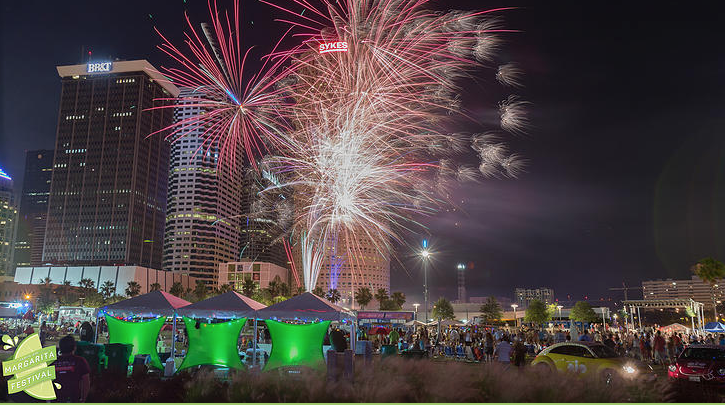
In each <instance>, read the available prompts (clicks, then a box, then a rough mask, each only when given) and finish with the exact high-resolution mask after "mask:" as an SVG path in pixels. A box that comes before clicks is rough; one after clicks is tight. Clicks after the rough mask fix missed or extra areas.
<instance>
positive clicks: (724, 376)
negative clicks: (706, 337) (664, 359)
mask: <svg viewBox="0 0 725 405" xmlns="http://www.w3.org/2000/svg"><path fill="white" fill-rule="evenodd" d="M667 375H669V376H670V377H671V378H674V379H676V380H677V381H691V382H694V383H704V384H717V385H725V346H717V345H690V346H687V347H686V348H685V350H683V351H682V354H680V356H679V357H677V360H676V361H675V363H674V364H671V365H670V367H669V369H668V372H667Z"/></svg>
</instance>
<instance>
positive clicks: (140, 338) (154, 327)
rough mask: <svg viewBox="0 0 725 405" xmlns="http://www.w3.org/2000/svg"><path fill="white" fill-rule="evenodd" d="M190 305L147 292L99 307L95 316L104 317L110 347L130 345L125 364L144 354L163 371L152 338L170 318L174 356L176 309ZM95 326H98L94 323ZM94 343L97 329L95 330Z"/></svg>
mask: <svg viewBox="0 0 725 405" xmlns="http://www.w3.org/2000/svg"><path fill="white" fill-rule="evenodd" d="M189 304H191V303H190V302H188V301H186V300H183V299H181V298H178V297H175V296H173V295H171V294H168V293H165V292H163V291H151V292H150V293H147V294H143V295H139V296H136V297H133V298H129V299H127V300H123V301H120V302H117V303H115V304H111V305H107V306H105V307H103V308H99V310H98V313H97V317H99V318H100V317H101V316H105V319H106V324H107V325H108V342H109V343H110V344H116V343H121V344H131V345H133V350H132V352H131V355H130V358H129V361H133V358H134V357H135V356H136V355H138V354H144V355H148V356H149V357H150V359H151V365H152V366H154V367H157V368H159V369H163V366H162V365H161V359H160V358H159V354H158V352H157V349H156V339H157V337H158V335H159V332H160V331H161V327H163V326H164V323H165V322H166V318H167V317H172V319H173V321H172V335H171V336H172V344H171V358H172V359H173V358H174V357H175V351H176V347H175V346H176V345H175V344H174V338H175V336H176V318H177V316H178V313H177V310H178V309H179V308H182V307H185V306H187V305H189ZM96 324H97V325H98V324H99V323H98V322H96ZM96 340H98V328H96Z"/></svg>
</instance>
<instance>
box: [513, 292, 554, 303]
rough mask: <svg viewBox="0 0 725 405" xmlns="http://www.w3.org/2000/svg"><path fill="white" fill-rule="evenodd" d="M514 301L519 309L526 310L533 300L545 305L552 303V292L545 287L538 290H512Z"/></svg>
mask: <svg viewBox="0 0 725 405" xmlns="http://www.w3.org/2000/svg"><path fill="white" fill-rule="evenodd" d="M514 300H515V303H516V304H518V306H519V307H520V308H526V307H528V306H529V303H530V302H531V301H533V300H538V301H541V302H543V303H545V304H553V303H554V290H553V289H551V288H547V287H540V288H517V289H515V290H514Z"/></svg>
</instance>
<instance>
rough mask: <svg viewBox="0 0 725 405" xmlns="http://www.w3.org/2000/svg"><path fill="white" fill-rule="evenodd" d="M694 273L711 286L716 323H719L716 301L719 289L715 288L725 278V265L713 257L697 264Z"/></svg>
mask: <svg viewBox="0 0 725 405" xmlns="http://www.w3.org/2000/svg"><path fill="white" fill-rule="evenodd" d="M692 272H693V273H695V275H696V276H697V277H699V278H700V280H702V281H704V282H706V283H708V284H710V291H711V294H710V296H711V298H712V307H713V311H714V312H715V322H717V300H716V299H715V288H717V287H715V286H716V285H717V283H718V282H720V281H721V280H722V279H723V278H725V264H723V263H722V262H720V261H718V260H715V259H713V258H712V257H707V258H704V259H702V260H700V261H699V262H697V264H696V265H694V266H693V267H692Z"/></svg>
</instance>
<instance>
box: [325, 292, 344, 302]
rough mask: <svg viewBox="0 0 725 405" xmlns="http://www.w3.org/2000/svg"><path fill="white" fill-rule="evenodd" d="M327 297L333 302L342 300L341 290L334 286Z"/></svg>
mask: <svg viewBox="0 0 725 405" xmlns="http://www.w3.org/2000/svg"><path fill="white" fill-rule="evenodd" d="M325 298H327V300H328V301H330V302H331V303H333V304H335V303H337V301H340V298H341V296H340V291H338V290H337V288H332V289H330V290H328V291H327V294H326V295H325Z"/></svg>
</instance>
